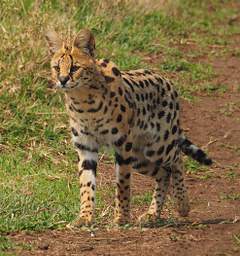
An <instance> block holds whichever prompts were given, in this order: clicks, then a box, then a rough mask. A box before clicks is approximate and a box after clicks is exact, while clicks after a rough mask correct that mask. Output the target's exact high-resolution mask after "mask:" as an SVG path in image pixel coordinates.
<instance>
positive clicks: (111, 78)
mask: <svg viewBox="0 0 240 256" xmlns="http://www.w3.org/2000/svg"><path fill="white" fill-rule="evenodd" d="M104 78H105V81H106V82H107V83H111V82H113V81H114V80H115V79H114V78H113V77H111V76H104Z"/></svg>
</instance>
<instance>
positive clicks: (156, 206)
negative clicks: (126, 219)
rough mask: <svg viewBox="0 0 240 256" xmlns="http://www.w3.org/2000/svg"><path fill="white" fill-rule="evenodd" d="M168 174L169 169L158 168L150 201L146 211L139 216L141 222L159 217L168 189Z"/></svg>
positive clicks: (155, 219)
mask: <svg viewBox="0 0 240 256" xmlns="http://www.w3.org/2000/svg"><path fill="white" fill-rule="evenodd" d="M158 168H159V167H158ZM170 174H171V173H170V172H169V170H167V169H165V168H159V171H158V173H157V174H156V176H155V182H156V183H155V189H154V192H153V196H152V202H151V204H150V207H149V209H148V211H147V212H146V213H145V214H143V215H142V216H140V218H139V221H140V222H141V223H144V222H149V221H153V222H155V221H157V220H158V219H160V215H161V211H162V208H163V205H164V202H165V199H166V195H167V191H168V186H169V181H170Z"/></svg>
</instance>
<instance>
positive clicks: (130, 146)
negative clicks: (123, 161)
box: [125, 142, 132, 152]
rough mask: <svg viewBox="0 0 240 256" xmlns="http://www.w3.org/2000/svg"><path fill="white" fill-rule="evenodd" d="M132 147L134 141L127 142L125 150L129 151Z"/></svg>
mask: <svg viewBox="0 0 240 256" xmlns="http://www.w3.org/2000/svg"><path fill="white" fill-rule="evenodd" d="M131 149H132V143H131V142H128V143H126V146H125V150H126V151H127V152H129V151H130V150H131Z"/></svg>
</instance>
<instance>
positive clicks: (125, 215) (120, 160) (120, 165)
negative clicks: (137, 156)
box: [115, 142, 133, 225]
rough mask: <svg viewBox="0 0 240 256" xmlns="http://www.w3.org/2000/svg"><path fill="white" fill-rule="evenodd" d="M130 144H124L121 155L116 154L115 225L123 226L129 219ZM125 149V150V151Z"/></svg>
mask: <svg viewBox="0 0 240 256" xmlns="http://www.w3.org/2000/svg"><path fill="white" fill-rule="evenodd" d="M130 145H132V143H131V142H126V143H124V145H123V147H122V151H121V153H117V152H116V184H117V187H116V205H115V223H116V224H118V225H123V224H126V223H128V222H129V219H130V197H131V191H130V185H131V184H130V183H131V171H132V170H131V169H132V161H133V158H132V156H131V153H130V152H129V151H131V150H128V149H129V148H130ZM126 149H127V150H126Z"/></svg>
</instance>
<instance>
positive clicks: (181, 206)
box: [176, 200, 190, 217]
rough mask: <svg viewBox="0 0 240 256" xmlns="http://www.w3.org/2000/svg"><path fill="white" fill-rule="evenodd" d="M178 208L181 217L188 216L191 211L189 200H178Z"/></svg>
mask: <svg viewBox="0 0 240 256" xmlns="http://www.w3.org/2000/svg"><path fill="white" fill-rule="evenodd" d="M176 209H177V211H178V213H179V215H180V216H181V217H187V216H188V214H189V212H190V205H189V202H188V200H185V201H178V202H177V207H176Z"/></svg>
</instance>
